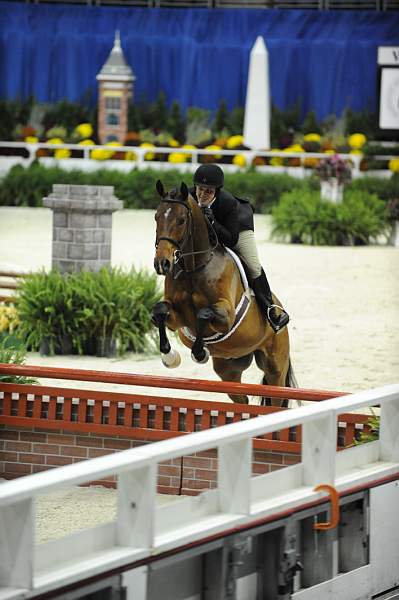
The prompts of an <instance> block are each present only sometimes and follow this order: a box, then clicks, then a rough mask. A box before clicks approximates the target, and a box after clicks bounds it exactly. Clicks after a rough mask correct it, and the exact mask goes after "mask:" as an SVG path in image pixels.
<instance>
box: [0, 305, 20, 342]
mask: <svg viewBox="0 0 399 600" xmlns="http://www.w3.org/2000/svg"><path fill="white" fill-rule="evenodd" d="M18 325H19V318H18V313H17V309H16V308H15V306H6V305H1V306H0V333H4V332H5V333H8V334H10V335H11V334H12V333H14V331H15V330H16V329H17V328H18Z"/></svg>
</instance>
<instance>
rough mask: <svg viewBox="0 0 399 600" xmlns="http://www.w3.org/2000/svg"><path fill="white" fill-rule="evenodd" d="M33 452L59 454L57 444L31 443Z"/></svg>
mask: <svg viewBox="0 0 399 600" xmlns="http://www.w3.org/2000/svg"><path fill="white" fill-rule="evenodd" d="M33 452H37V453H38V454H59V453H60V447H59V446H58V445H57V444H33Z"/></svg>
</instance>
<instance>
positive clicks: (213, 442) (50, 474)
mask: <svg viewBox="0 0 399 600" xmlns="http://www.w3.org/2000/svg"><path fill="white" fill-rule="evenodd" d="M2 369H3V372H4V369H5V368H4V366H2ZM27 370H29V369H27ZM114 376H115V375H114ZM219 385H220V384H219ZM376 404H379V405H380V406H381V417H380V419H381V420H380V438H379V440H377V441H375V442H372V443H369V444H361V445H359V446H356V447H353V448H349V449H345V450H343V451H341V452H339V453H337V451H336V430H337V419H338V417H339V415H340V414H342V412H343V411H344V410H345V411H355V410H358V409H362V408H365V407H369V406H373V405H376ZM298 425H301V426H302V461H301V463H299V464H296V465H293V466H291V467H287V468H285V469H282V470H279V471H275V472H273V473H267V474H265V475H261V476H258V477H251V459H252V439H253V438H254V437H257V436H264V435H267V434H269V433H273V432H274V431H279V430H281V429H285V428H291V427H296V426H298ZM398 432H399V384H394V385H389V386H385V387H382V388H378V389H375V390H369V391H365V392H360V393H357V394H353V395H351V396H346V397H344V398H342V397H341V398H334V399H331V400H326V401H325V402H323V403H321V404H318V405H317V404H313V405H310V406H305V407H301V408H298V409H292V410H290V411H283V412H278V413H274V414H270V415H263V416H259V417H258V418H257V419H249V420H247V421H244V422H240V423H233V424H231V425H229V426H225V427H220V428H217V429H211V430H207V431H201V432H198V433H194V434H191V435H188V436H185V437H180V438H176V439H170V440H164V441H161V442H159V443H157V444H149V445H146V446H143V447H140V448H136V449H133V450H126V451H124V452H120V453H118V454H116V455H111V456H104V457H100V458H96V459H93V460H91V461H85V462H81V463H78V464H74V465H70V466H67V467H60V468H59V469H56V470H55V471H47V472H43V473H38V474H36V475H33V476H31V477H29V478H26V477H23V478H20V479H16V480H13V481H10V482H7V483H4V484H2V485H1V486H0V598H2V600H5V599H7V600H10V599H11V598H13V599H16V598H27V597H34V596H37V595H40V594H44V593H46V592H49V591H52V590H55V589H59V588H60V587H62V586H65V585H70V584H73V583H74V582H78V581H81V580H82V579H84V580H88V579H89V578H90V577H92V576H95V575H99V574H100V573H110V572H111V571H113V572H115V570H118V569H119V570H123V569H127V568H132V567H133V566H134V565H137V564H139V563H140V562H141V563H142V564H146V563H148V562H149V561H151V560H152V559H153V558H154V557H155V556H158V557H159V556H162V555H163V554H164V553H167V552H179V551H181V550H182V549H184V548H187V547H192V546H195V545H196V544H201V543H203V542H204V540H209V539H210V538H213V539H215V538H217V537H223V536H226V535H227V534H228V532H230V533H231V532H239V531H245V530H247V529H248V528H251V527H254V526H255V525H259V524H260V523H266V522H268V521H270V520H276V519H278V518H281V516H282V515H289V514H294V513H295V512H296V511H298V510H300V509H303V508H304V507H306V506H314V505H317V504H320V503H323V502H325V497H323V495H322V493H321V492H316V491H315V490H314V487H315V486H317V485H319V484H330V485H333V486H335V488H336V489H337V491H338V493H339V494H340V495H348V494H350V493H352V492H354V491H356V490H361V489H366V488H370V487H373V486H376V485H381V484H383V483H387V482H388V481H394V480H397V479H399V433H398ZM213 448H216V449H217V451H218V459H219V460H218V482H217V484H218V486H217V488H216V489H214V490H210V491H208V492H206V493H203V494H201V496H200V497H198V498H184V499H180V500H178V501H175V502H171V503H170V504H168V505H163V506H156V505H155V493H156V471H157V466H158V464H159V463H160V462H162V461H165V460H172V459H175V458H178V457H181V456H183V455H185V454H187V453H193V452H199V451H204V450H209V449H213ZM110 474H117V476H118V492H117V493H118V504H117V518H116V520H115V521H113V522H110V523H106V524H105V525H101V526H99V527H96V528H94V529H86V530H84V531H80V532H78V533H76V534H73V535H72V536H68V537H66V538H63V539H61V540H56V541H53V542H49V543H47V544H41V545H40V546H35V539H34V519H35V503H34V499H35V498H36V497H37V496H39V495H41V494H46V493H49V492H52V491H54V490H56V489H58V488H60V487H64V486H73V485H78V484H83V483H85V482H88V481H91V480H98V479H101V478H104V477H106V476H108V475H110ZM346 597H347V596H346Z"/></svg>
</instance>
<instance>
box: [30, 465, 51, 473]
mask: <svg viewBox="0 0 399 600" xmlns="http://www.w3.org/2000/svg"><path fill="white" fill-rule="evenodd" d="M55 468H56V467H49V466H48V465H32V473H41V472H42V471H48V470H49V469H55Z"/></svg>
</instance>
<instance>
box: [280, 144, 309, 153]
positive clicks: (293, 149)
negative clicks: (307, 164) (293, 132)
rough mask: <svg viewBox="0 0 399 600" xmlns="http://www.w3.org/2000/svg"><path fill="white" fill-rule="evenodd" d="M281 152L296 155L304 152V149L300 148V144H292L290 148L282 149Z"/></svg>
mask: <svg viewBox="0 0 399 600" xmlns="http://www.w3.org/2000/svg"><path fill="white" fill-rule="evenodd" d="M283 152H290V153H294V152H295V153H296V152H298V153H299V152H305V149H304V148H302V146H301V144H292V146H288V147H287V148H284V150H283Z"/></svg>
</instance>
